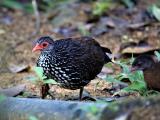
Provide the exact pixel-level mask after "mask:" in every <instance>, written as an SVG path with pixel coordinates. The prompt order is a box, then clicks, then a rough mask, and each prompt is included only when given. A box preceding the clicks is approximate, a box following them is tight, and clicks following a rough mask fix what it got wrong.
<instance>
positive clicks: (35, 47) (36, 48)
mask: <svg viewBox="0 0 160 120" xmlns="http://www.w3.org/2000/svg"><path fill="white" fill-rule="evenodd" d="M41 49H42V47H41V46H40V45H39V44H36V45H35V46H34V48H33V49H32V52H35V51H38V50H41Z"/></svg>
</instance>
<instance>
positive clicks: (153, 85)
mask: <svg viewBox="0 0 160 120" xmlns="http://www.w3.org/2000/svg"><path fill="white" fill-rule="evenodd" d="M131 70H132V71H135V70H142V71H143V74H144V80H145V81H146V84H147V87H148V89H153V90H158V91H160V74H159V73H160V62H156V61H155V60H154V59H153V57H151V56H150V55H140V56H138V57H137V58H136V59H135V60H134V62H133V64H132V68H131Z"/></svg>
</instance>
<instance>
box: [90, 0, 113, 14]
mask: <svg viewBox="0 0 160 120" xmlns="http://www.w3.org/2000/svg"><path fill="white" fill-rule="evenodd" d="M111 6H112V3H111V2H110V1H106V2H96V3H95V6H94V8H93V15H99V16H100V15H102V14H103V13H104V12H105V11H106V10H107V9H108V8H110V7H111Z"/></svg>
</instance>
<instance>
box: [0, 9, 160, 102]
mask: <svg viewBox="0 0 160 120" xmlns="http://www.w3.org/2000/svg"><path fill="white" fill-rule="evenodd" d="M1 11H2V12H1V14H0V20H3V19H4V18H6V17H9V19H10V23H8V24H5V23H0V88H9V87H12V86H16V85H20V84H25V85H26V92H25V93H26V95H27V96H28V95H31V96H32V95H37V96H40V87H39V86H38V85H37V84H34V83H33V82H32V81H30V80H27V78H29V77H32V76H35V73H34V72H33V71H32V70H31V68H32V67H33V66H35V65H36V60H37V58H38V56H39V53H32V44H33V41H34V40H35V39H36V38H38V37H40V36H42V35H51V36H52V37H54V38H57V39H58V38H64V36H62V35H60V34H56V33H54V32H53V27H54V26H53V25H52V24H51V23H49V22H48V21H47V19H46V16H45V15H43V13H42V14H41V28H40V33H39V34H36V35H33V32H34V31H35V16H34V15H32V14H26V13H24V12H22V11H18V10H17V11H14V12H11V11H7V10H6V9H4V10H1ZM7 19H8V18H7ZM159 26H160V23H155V24H153V25H152V26H148V27H145V30H144V31H138V30H137V31H136V30H135V31H132V32H126V34H124V35H121V36H116V35H114V34H112V33H106V34H103V35H100V36H97V37H96V38H95V39H96V40H97V41H98V42H99V43H100V44H101V45H102V46H105V47H108V48H110V49H111V50H112V52H113V53H118V52H119V46H120V45H121V43H124V42H126V40H124V38H126V37H128V41H140V40H142V39H145V38H147V39H145V40H146V41H147V42H148V43H149V44H150V45H151V46H153V47H159V45H160V42H159V35H158V34H159V33H157V32H154V31H157V29H158V28H159ZM75 36H80V35H77V34H76V35H75ZM73 37H74V36H73ZM128 41H127V42H128ZM13 65H14V66H21V65H27V66H29V67H30V69H27V70H26V71H24V72H20V73H14V72H11V71H10V69H11V68H12V67H13ZM117 70H119V68H117V67H113V71H114V72H117ZM111 86H112V84H111V83H109V82H106V81H104V80H102V79H100V78H96V79H95V80H92V81H91V83H90V84H89V85H88V86H86V87H85V89H86V90H87V91H88V92H89V93H90V94H91V96H104V97H110V96H111V94H109V93H108V92H106V91H104V89H105V88H110V87H111ZM78 92H79V91H78V90H74V91H72V90H66V89H63V88H60V87H58V86H54V85H53V86H51V93H52V94H53V95H54V97H55V99H66V98H70V97H72V96H77V95H78ZM24 97H25V95H24Z"/></svg>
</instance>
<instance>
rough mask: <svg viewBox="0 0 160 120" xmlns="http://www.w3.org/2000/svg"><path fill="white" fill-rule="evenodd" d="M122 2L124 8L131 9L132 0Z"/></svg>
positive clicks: (132, 5)
mask: <svg viewBox="0 0 160 120" xmlns="http://www.w3.org/2000/svg"><path fill="white" fill-rule="evenodd" d="M121 1H122V2H123V4H124V5H125V6H127V7H128V8H133V7H134V3H133V1H132V0H121Z"/></svg>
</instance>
